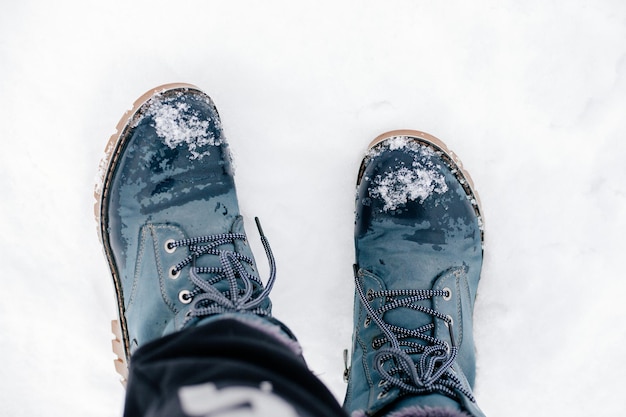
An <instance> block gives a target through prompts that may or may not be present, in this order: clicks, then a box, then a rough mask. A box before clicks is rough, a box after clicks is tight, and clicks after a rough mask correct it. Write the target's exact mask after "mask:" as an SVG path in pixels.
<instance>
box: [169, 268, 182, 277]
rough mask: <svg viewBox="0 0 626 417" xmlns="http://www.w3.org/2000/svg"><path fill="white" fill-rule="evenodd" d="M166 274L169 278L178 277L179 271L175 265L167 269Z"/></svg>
mask: <svg viewBox="0 0 626 417" xmlns="http://www.w3.org/2000/svg"><path fill="white" fill-rule="evenodd" d="M168 276H169V277H170V278H171V279H178V277H179V276H180V271H179V270H177V269H176V266H173V267H171V268H170V270H169V271H168Z"/></svg>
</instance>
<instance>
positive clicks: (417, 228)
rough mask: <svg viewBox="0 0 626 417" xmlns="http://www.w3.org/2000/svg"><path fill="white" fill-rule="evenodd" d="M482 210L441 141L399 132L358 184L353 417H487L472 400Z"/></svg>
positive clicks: (377, 151) (350, 373)
mask: <svg viewBox="0 0 626 417" xmlns="http://www.w3.org/2000/svg"><path fill="white" fill-rule="evenodd" d="M482 242H483V226H482V215H481V208H480V202H479V200H478V195H477V194H476V192H475V191H474V190H473V184H472V181H471V179H470V177H469V175H468V174H467V173H466V172H465V171H463V169H462V166H461V163H460V161H459V160H458V159H457V158H456V157H455V156H454V155H453V154H452V153H451V152H450V151H449V150H448V149H447V147H446V146H445V145H444V144H443V143H442V142H441V141H439V140H438V139H436V138H434V137H432V136H430V135H428V134H425V133H422V132H416V131H394V132H389V133H386V134H383V135H381V136H379V137H378V138H376V139H375V140H374V141H373V142H372V144H371V145H370V147H369V151H368V152H367V155H366V156H365V158H364V160H363V162H362V164H361V169H360V172H359V175H358V180H357V197H356V227H355V244H356V265H355V283H356V295H355V307H354V335H353V347H352V360H351V361H352V365H351V367H350V369H347V370H346V376H347V378H348V391H347V395H346V400H345V404H344V408H345V409H346V410H347V411H349V412H352V415H353V416H394V417H426V416H438V417H440V416H466V415H468V416H474V417H479V416H483V413H482V412H481V411H480V409H479V408H478V406H477V404H476V399H475V398H474V395H473V394H472V388H473V385H474V377H475V357H474V341H473V336H472V313H473V308H474V300H475V297H476V289H477V286H478V280H479V278H480V271H481V266H482V259H483V250H482Z"/></svg>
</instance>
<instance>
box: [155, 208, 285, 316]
mask: <svg viewBox="0 0 626 417" xmlns="http://www.w3.org/2000/svg"><path fill="white" fill-rule="evenodd" d="M255 221H256V224H257V228H258V229H259V233H260V237H261V242H262V244H263V248H264V249H265V254H266V256H267V259H268V261H269V266H270V276H269V278H268V280H267V284H266V285H265V286H264V285H263V282H262V281H261V279H260V278H259V277H258V276H257V275H256V274H255V273H252V272H249V270H250V269H253V268H254V259H252V258H251V257H249V256H246V255H244V254H242V253H239V252H238V251H237V249H236V245H235V242H237V241H246V240H247V237H246V235H245V234H243V233H222V234H215V235H207V236H198V237H193V238H188V239H180V240H170V241H168V242H167V243H166V250H171V251H173V250H175V249H176V248H178V247H187V248H188V250H189V255H188V256H187V257H185V258H184V259H183V260H181V261H180V262H178V263H177V264H176V265H175V266H174V267H173V268H172V269H171V272H170V274H178V273H180V272H181V271H182V270H183V268H185V267H186V266H188V265H189V266H190V268H189V280H190V281H191V283H192V284H193V287H194V288H193V290H192V291H188V290H186V291H183V292H184V294H183V296H184V297H183V296H181V297H183V298H184V299H183V298H181V301H183V302H185V303H193V304H192V306H191V308H190V309H189V311H188V312H187V315H186V317H185V321H184V323H183V326H185V325H186V324H187V323H188V322H189V321H190V320H192V319H193V318H200V317H205V316H210V315H214V314H220V313H228V312H244V311H246V312H251V313H254V314H257V315H260V316H267V317H269V316H271V307H270V305H269V303H265V301H266V300H267V299H268V296H269V293H270V291H271V290H272V287H273V285H274V280H275V278H276V263H275V259H274V255H273V253H272V250H271V248H270V245H269V242H268V240H267V238H266V237H265V234H264V233H263V229H262V228H261V223H260V221H259V219H258V218H255ZM224 245H233V246H235V249H234V250H228V249H225V248H223V246H224ZM208 255H212V256H217V257H218V259H219V266H210V267H207V266H197V265H196V262H197V260H198V259H199V258H200V257H202V256H208ZM246 266H247V267H246ZM206 275H208V276H206ZM181 294H182V292H181Z"/></svg>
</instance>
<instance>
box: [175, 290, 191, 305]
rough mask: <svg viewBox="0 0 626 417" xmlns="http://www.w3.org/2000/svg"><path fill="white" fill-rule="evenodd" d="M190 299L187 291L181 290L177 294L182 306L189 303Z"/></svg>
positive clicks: (189, 292)
mask: <svg viewBox="0 0 626 417" xmlns="http://www.w3.org/2000/svg"><path fill="white" fill-rule="evenodd" d="M192 299H193V297H192V296H191V291H189V290H182V291H181V292H179V293H178V300H180V302H181V303H183V304H189V303H191V300H192Z"/></svg>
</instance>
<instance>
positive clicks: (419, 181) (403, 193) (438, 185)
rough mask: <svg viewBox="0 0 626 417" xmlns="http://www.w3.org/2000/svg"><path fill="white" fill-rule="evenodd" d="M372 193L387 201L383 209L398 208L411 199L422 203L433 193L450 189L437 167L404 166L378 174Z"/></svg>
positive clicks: (440, 192)
mask: <svg viewBox="0 0 626 417" xmlns="http://www.w3.org/2000/svg"><path fill="white" fill-rule="evenodd" d="M374 185H375V186H374V187H373V188H372V190H371V192H370V195H371V196H372V197H375V198H380V199H381V200H383V202H384V203H385V205H384V207H383V210H385V211H389V210H396V209H397V208H398V206H400V205H402V204H406V203H407V202H409V201H415V200H418V201H419V202H420V203H421V202H423V201H424V200H426V199H427V198H428V197H430V195H431V194H433V193H438V194H443V193H445V192H446V191H448V185H447V184H446V180H445V177H444V176H443V175H442V174H441V173H440V172H438V171H436V170H435V169H428V168H424V167H413V169H409V168H407V167H402V168H400V169H398V170H397V171H393V172H388V173H387V174H385V175H384V176H380V175H379V176H377V177H376V179H375V180H374Z"/></svg>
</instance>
